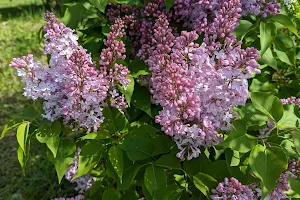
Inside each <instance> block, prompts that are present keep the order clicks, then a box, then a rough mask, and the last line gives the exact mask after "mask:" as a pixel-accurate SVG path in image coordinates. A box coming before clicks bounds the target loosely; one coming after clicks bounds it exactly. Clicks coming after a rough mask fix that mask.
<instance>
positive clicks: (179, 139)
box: [1, 0, 300, 200]
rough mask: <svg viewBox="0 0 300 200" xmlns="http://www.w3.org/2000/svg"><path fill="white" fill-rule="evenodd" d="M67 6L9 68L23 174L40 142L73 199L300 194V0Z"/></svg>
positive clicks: (48, 17)
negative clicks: (17, 100)
mask: <svg viewBox="0 0 300 200" xmlns="http://www.w3.org/2000/svg"><path fill="white" fill-rule="evenodd" d="M63 3H64V4H63V8H62V9H63V10H62V11H63V17H62V19H61V21H62V22H60V20H59V19H58V18H56V17H55V15H54V14H52V13H49V12H46V13H45V21H46V25H45V26H44V29H43V30H44V31H45V35H44V37H45V50H44V52H45V54H46V55H47V56H48V64H45V63H41V62H39V61H37V60H35V59H34V57H33V55H28V56H23V57H21V58H15V59H13V61H12V62H11V64H10V66H11V67H13V68H15V69H16V71H17V75H18V76H20V77H21V78H22V81H23V82H25V87H24V96H26V97H28V98H30V99H32V100H34V101H33V105H32V106H30V107H27V108H25V109H24V110H23V111H22V113H21V114H20V116H18V117H16V118H15V119H12V120H11V121H9V122H8V123H7V125H6V126H5V128H4V130H3V132H2V135H1V137H4V136H5V135H6V134H7V133H8V132H9V131H12V130H14V129H15V128H17V133H16V136H17V141H18V144H19V147H18V159H19V162H20V164H21V167H22V168H23V169H24V168H25V167H26V161H27V160H28V157H29V156H30V142H31V141H32V140H35V139H37V140H38V141H39V142H40V143H43V144H45V145H46V146H47V147H48V152H47V155H48V158H49V160H50V161H51V162H52V163H53V164H54V166H55V169H56V171H57V177H58V180H59V182H60V181H61V180H62V179H63V178H64V177H65V178H66V179H67V180H69V181H70V182H74V183H76V185H77V187H76V188H75V189H76V191H78V196H76V197H72V198H69V199H103V200H112V199H113V200H115V199H122V200H125V199H130V200H134V199H147V200H148V199H156V200H179V199H180V200H185V199H191V200H192V199H213V200H218V199H237V200H247V199H248V200H255V199H272V200H273V199H274V200H277V199H278V200H280V199H287V198H300V190H299V188H300V156H299V153H300V132H299V130H298V129H299V120H300V110H299V106H300V99H298V98H297V97H299V95H300V94H299V90H298V88H299V86H300V81H299V75H300V73H299V69H298V68H299V63H300V46H299V41H300V40H299V34H300V30H299V26H300V13H299V2H298V1H292V0H290V1H289V0H284V1H282V2H276V1H275V0H266V1H256V0H253V1H244V0H241V1H239V0H229V1H225V0H173V1H172V0H166V1H164V0H155V1H154V0H153V1H139V0H128V1H127V0H114V1H110V2H108V1H102V0H82V1H76V2H74V1H64V2H63ZM72 28H73V29H75V30H72ZM64 198H65V197H62V198H58V199H64Z"/></svg>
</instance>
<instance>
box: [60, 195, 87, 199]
mask: <svg viewBox="0 0 300 200" xmlns="http://www.w3.org/2000/svg"><path fill="white" fill-rule="evenodd" d="M55 200H84V196H83V195H82V194H79V195H77V196H75V197H68V198H64V197H59V198H55Z"/></svg>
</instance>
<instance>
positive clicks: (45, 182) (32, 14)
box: [0, 0, 74, 200]
mask: <svg viewBox="0 0 300 200" xmlns="http://www.w3.org/2000/svg"><path fill="white" fill-rule="evenodd" d="M32 3H37V4H39V3H42V1H40V0H11V1H10V0H0V13H3V12H1V10H2V9H3V10H5V13H6V16H2V17H1V16H0V52H1V53H0V133H1V130H2V128H3V125H4V124H5V123H6V122H7V121H8V120H9V119H10V118H12V117H13V116H14V115H15V114H17V113H19V112H20V110H21V109H22V108H23V107H24V105H26V104H30V103H31V102H30V101H29V100H27V99H25V98H24V97H23V96H22V87H23V84H22V83H21V81H20V79H19V78H17V77H15V76H14V72H15V71H14V69H11V68H10V67H9V66H8V65H9V63H10V61H11V60H12V58H13V57H18V56H22V55H27V54H29V53H31V54H33V55H34V56H35V58H36V59H37V60H39V61H44V62H45V61H46V57H45V55H44V54H43V46H42V43H41V42H42V41H41V40H40V39H39V38H40V29H41V27H42V26H43V24H44V22H43V12H44V10H43V9H42V8H43V7H41V6H40V5H39V6H40V7H38V8H36V7H35V6H36V5H35V6H33V7H32V6H26V5H30V4H32ZM24 5H25V7H22V10H21V12H19V13H18V15H13V14H11V13H10V9H9V7H13V6H24ZM14 9H15V7H14V8H12V11H15V10H14ZM16 147H17V142H16V138H15V134H10V135H9V136H7V137H5V138H3V139H2V140H0V163H1V164H0V180H1V181H0V200H47V199H53V198H55V197H59V196H64V195H65V194H69V195H71V196H72V195H74V194H72V193H73V188H74V186H73V185H71V184H70V183H68V182H67V181H63V182H62V184H61V185H59V184H58V181H57V176H56V172H55V169H54V166H53V165H52V164H51V163H50V162H49V161H48V159H47V158H46V155H45V152H46V149H45V148H46V147H45V146H43V145H41V144H38V143H37V142H33V143H32V145H31V157H30V159H29V162H28V166H27V168H26V176H23V175H22V170H21V167H20V166H19V163H18V160H17V153H16Z"/></svg>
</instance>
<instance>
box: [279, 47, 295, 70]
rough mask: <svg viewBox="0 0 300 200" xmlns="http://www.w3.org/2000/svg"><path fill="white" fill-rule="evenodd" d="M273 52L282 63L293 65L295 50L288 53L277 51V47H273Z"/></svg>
mask: <svg viewBox="0 0 300 200" xmlns="http://www.w3.org/2000/svg"><path fill="white" fill-rule="evenodd" d="M274 50H275V52H276V54H277V57H278V58H279V60H281V61H282V62H285V63H287V64H288V65H294V64H295V62H296V61H295V49H290V50H288V51H281V50H278V49H277V46H276V45H275V49H274Z"/></svg>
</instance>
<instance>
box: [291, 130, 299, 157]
mask: <svg viewBox="0 0 300 200" xmlns="http://www.w3.org/2000/svg"><path fill="white" fill-rule="evenodd" d="M292 137H293V141H294V145H295V147H296V149H297V151H298V153H300V131H299V130H294V131H293V132H292Z"/></svg>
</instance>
